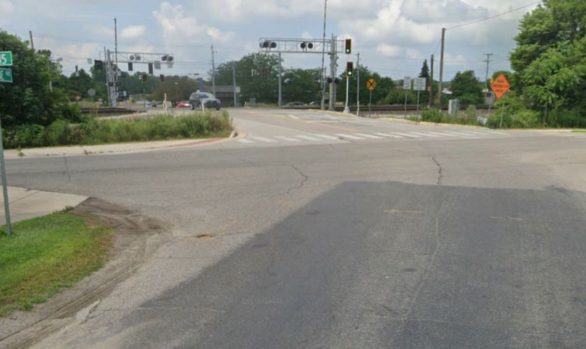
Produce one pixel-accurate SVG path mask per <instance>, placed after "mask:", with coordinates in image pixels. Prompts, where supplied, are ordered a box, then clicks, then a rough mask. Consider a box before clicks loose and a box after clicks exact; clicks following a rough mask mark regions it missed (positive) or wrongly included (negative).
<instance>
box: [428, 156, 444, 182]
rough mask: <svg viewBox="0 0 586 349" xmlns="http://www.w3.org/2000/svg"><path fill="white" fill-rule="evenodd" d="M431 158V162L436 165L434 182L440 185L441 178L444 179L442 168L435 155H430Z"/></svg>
mask: <svg viewBox="0 0 586 349" xmlns="http://www.w3.org/2000/svg"><path fill="white" fill-rule="evenodd" d="M431 159H432V160H433V162H434V163H435V165H436V166H437V182H436V184H437V185H442V179H444V170H443V168H442V165H441V164H440V163H439V161H437V159H436V158H435V156H432V157H431Z"/></svg>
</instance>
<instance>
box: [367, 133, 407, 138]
mask: <svg viewBox="0 0 586 349" xmlns="http://www.w3.org/2000/svg"><path fill="white" fill-rule="evenodd" d="M374 134H375V135H378V136H383V137H392V138H403V137H401V136H398V135H396V134H392V133H384V132H374Z"/></svg>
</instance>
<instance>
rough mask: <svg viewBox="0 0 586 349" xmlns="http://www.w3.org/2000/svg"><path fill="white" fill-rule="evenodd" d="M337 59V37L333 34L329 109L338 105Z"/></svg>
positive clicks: (333, 108)
mask: <svg viewBox="0 0 586 349" xmlns="http://www.w3.org/2000/svg"><path fill="white" fill-rule="evenodd" d="M336 59H337V56H336V37H335V36H333V35H332V41H331V51H330V78H331V79H332V83H331V84H330V101H329V108H328V109H329V110H335V106H336V92H335V89H336Z"/></svg>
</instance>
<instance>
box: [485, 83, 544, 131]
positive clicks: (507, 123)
mask: <svg viewBox="0 0 586 349" xmlns="http://www.w3.org/2000/svg"><path fill="white" fill-rule="evenodd" d="M495 107H496V111H495V112H494V113H493V114H492V115H490V116H489V118H488V120H487V122H486V125H487V126H488V127H491V128H501V127H502V128H511V127H513V128H531V127H538V126H540V125H541V120H540V113H539V112H537V111H534V110H531V109H528V108H526V107H525V104H524V103H523V101H522V100H521V98H519V97H517V96H516V95H515V94H514V93H511V92H510V93H509V94H507V95H506V96H505V97H503V98H502V99H501V100H499V101H498V102H497V103H496V105H495Z"/></svg>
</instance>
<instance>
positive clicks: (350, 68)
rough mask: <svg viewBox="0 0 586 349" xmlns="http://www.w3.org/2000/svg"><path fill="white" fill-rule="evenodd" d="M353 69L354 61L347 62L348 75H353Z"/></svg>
mask: <svg viewBox="0 0 586 349" xmlns="http://www.w3.org/2000/svg"><path fill="white" fill-rule="evenodd" d="M353 70H354V63H353V62H347V63H346V74H348V76H351V75H352V71H353Z"/></svg>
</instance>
